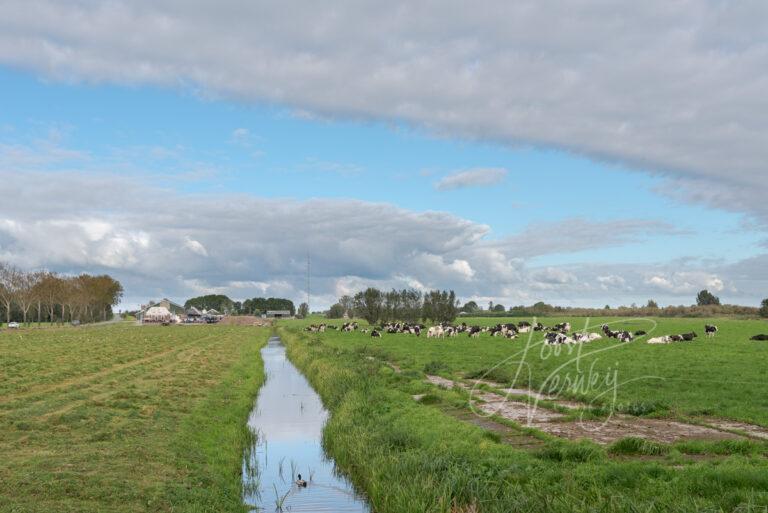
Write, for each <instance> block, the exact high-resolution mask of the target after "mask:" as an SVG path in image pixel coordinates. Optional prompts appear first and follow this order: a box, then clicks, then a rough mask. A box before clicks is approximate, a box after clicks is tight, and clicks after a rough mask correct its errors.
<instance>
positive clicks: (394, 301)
mask: <svg viewBox="0 0 768 513" xmlns="http://www.w3.org/2000/svg"><path fill="white" fill-rule="evenodd" d="M458 313H459V309H458V301H457V299H456V293H455V292H454V291H452V290H450V291H447V290H432V291H430V292H427V293H424V294H422V292H420V291H418V290H416V289H403V290H395V289H392V290H391V291H389V292H384V291H382V290H379V289H377V288H374V287H369V288H367V289H365V290H362V291H360V292H358V293H357V294H355V295H354V296H342V297H341V298H339V301H338V302H337V303H335V304H334V305H332V306H331V308H330V309H329V310H328V313H327V317H329V318H331V319H340V318H342V317H344V315H347V316H348V317H360V318H363V319H365V320H366V321H368V322H369V323H370V324H375V323H377V322H380V321H381V322H390V321H405V322H418V321H433V322H453V320H454V319H456V316H457V315H458Z"/></svg>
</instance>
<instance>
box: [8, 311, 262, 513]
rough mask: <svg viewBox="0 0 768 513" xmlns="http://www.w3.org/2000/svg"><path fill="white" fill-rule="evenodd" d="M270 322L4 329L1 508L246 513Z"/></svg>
mask: <svg viewBox="0 0 768 513" xmlns="http://www.w3.org/2000/svg"><path fill="white" fill-rule="evenodd" d="M268 335H269V331H268V330H265V329H258V328H242V327H221V326H178V327H136V326H134V325H133V324H132V323H121V324H115V325H108V326H97V327H88V328H72V327H67V328H62V329H57V328H50V329H42V330H38V329H21V330H7V331H3V332H0V453H1V454H2V458H0V511H2V512H21V511H23V512H36V511H40V512H42V511H45V512H48V511H57V512H87V511H94V512H96V511H98V512H113V511H114V512H117V511H121V512H133V511H136V512H141V511H179V512H182V511H183V512H203V511H210V512H214V511H216V512H219V511H244V508H243V506H242V490H241V466H242V457H243V450H244V449H245V448H246V447H247V446H248V445H249V444H250V442H251V435H250V432H249V431H248V430H247V428H246V424H245V423H246V419H247V416H248V413H249V412H250V410H251V408H252V407H253V400H254V397H255V395H256V392H257V390H258V388H259V387H260V386H261V383H262V382H263V379H264V376H263V368H262V363H261V358H260V354H259V350H260V348H261V347H262V346H263V344H264V343H265V341H266V339H267V337H268Z"/></svg>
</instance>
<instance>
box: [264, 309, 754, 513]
mask: <svg viewBox="0 0 768 513" xmlns="http://www.w3.org/2000/svg"><path fill="white" fill-rule="evenodd" d="M521 320H522V319H498V318H475V319H472V318H463V319H460V320H459V321H457V322H466V324H467V325H470V326H471V325H477V326H493V325H496V324H497V323H508V322H519V321H521ZM527 320H528V321H530V320H531V319H527ZM538 321H540V322H542V323H543V324H546V325H547V326H553V325H555V324H558V323H565V322H569V323H570V324H571V325H572V329H573V330H574V331H576V330H584V328H585V322H586V319H584V318H550V319H538ZM322 322H325V323H327V324H328V325H335V326H336V327H339V328H340V327H341V326H342V324H343V321H325V320H321V319H310V320H306V321H281V322H280V323H279V325H278V333H279V334H280V335H281V337H282V339H283V340H284V342H285V343H286V344H287V345H288V352H289V356H290V357H291V358H292V360H293V361H294V363H296V364H297V365H298V366H299V368H300V369H302V371H303V372H305V373H306V374H307V376H308V378H309V380H310V382H311V383H312V384H313V386H314V387H315V388H316V389H317V390H318V392H319V393H320V394H321V396H322V397H323V399H324V401H325V402H326V404H327V406H328V407H329V409H330V410H331V412H332V414H333V416H332V418H331V420H330V422H329V424H328V426H327V428H326V430H325V444H326V447H327V449H328V451H329V453H330V454H331V456H333V457H334V458H335V459H336V461H337V462H338V464H339V465H340V467H341V468H342V469H344V470H345V471H347V472H348V473H349V474H350V475H351V476H352V479H353V480H354V482H355V483H356V484H357V485H358V487H360V488H361V489H362V490H364V491H366V492H367V493H368V496H369V499H370V500H371V503H372V506H373V508H374V509H375V511H382V512H387V511H392V512H395V511H397V512H401V511H413V512H416V511H453V512H455V511H467V512H469V511H499V512H501V511H517V510H521V511H596V510H599V511H764V510H765V508H766V507H768V460H767V459H766V456H768V380H767V379H766V378H767V377H768V345H766V344H765V343H764V342H761V341H754V340H750V338H751V337H752V336H754V335H755V334H759V333H765V332H766V331H768V330H767V329H766V323H765V322H764V321H752V320H734V319H684V318H673V319H650V320H642V319H630V320H617V319H616V318H605V319H590V320H589V321H588V323H589V324H588V325H587V326H586V331H588V332H595V333H602V329H601V325H602V324H603V323H608V324H609V326H610V329H612V330H616V331H619V330H626V331H629V332H632V333H635V332H638V331H645V332H647V334H646V335H643V336H640V337H637V338H635V340H634V341H632V342H619V341H618V340H616V339H611V338H605V337H603V338H601V339H598V340H594V341H592V342H589V343H584V344H557V345H550V344H545V343H543V340H544V333H543V332H530V333H520V334H519V335H518V336H517V338H515V339H512V340H510V339H507V338H505V337H501V336H498V337H492V336H490V334H488V333H481V334H480V335H479V336H478V337H470V336H469V335H468V333H466V332H465V333H459V334H457V336H454V337H445V338H427V336H426V330H425V332H423V333H422V334H421V336H420V337H416V336H415V335H411V334H402V333H387V332H386V330H381V329H380V328H381V326H374V327H371V326H367V325H366V323H365V322H363V321H357V322H358V324H359V329H358V330H355V331H351V332H343V331H341V330H334V329H326V330H325V331H324V332H313V331H307V328H308V326H310V325H312V324H314V325H316V326H317V325H318V324H319V323H322ZM705 324H711V325H716V326H718V331H717V333H716V334H715V336H713V337H707V336H705ZM374 329H376V331H377V332H379V333H380V334H381V337H372V336H371V333H372V331H373V330H374ZM363 330H367V331H368V332H367V333H365V332H363ZM690 332H696V333H697V334H698V336H697V337H696V338H695V339H694V340H693V341H684V342H673V343H669V344H660V345H655V344H648V343H646V342H647V340H648V339H650V338H653V337H661V336H667V335H675V334H682V333H690Z"/></svg>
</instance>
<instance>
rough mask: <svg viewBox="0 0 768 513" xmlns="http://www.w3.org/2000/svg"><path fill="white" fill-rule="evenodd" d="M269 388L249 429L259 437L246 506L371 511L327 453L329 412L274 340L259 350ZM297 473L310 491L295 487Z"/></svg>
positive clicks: (246, 465) (247, 477)
mask: <svg viewBox="0 0 768 513" xmlns="http://www.w3.org/2000/svg"><path fill="white" fill-rule="evenodd" d="M261 356H262V358H263V360H264V371H265V373H266V376H267V380H266V383H265V384H264V386H263V387H262V388H261V390H260V391H259V394H258V397H257V399H256V406H255V408H254V410H253V411H252V412H251V415H250V418H249V419H248V426H249V427H250V428H251V430H252V431H253V432H254V433H255V434H256V439H255V443H254V445H253V447H252V448H251V450H250V451H248V452H247V453H246V457H245V461H244V462H243V480H244V482H243V485H244V489H245V494H244V495H245V502H246V504H248V505H249V506H250V507H251V508H252V511H285V512H292V513H299V512H301V513H309V512H312V513H319V512H329V511H333V512H339V513H342V512H369V511H370V508H369V507H368V505H367V503H366V502H365V499H364V498H363V497H361V496H360V495H358V494H357V493H355V491H354V489H353V488H352V485H351V483H350V482H349V481H348V480H347V479H346V478H344V476H342V475H340V474H339V473H338V470H337V469H336V466H335V464H334V462H333V460H332V459H331V458H330V457H328V455H326V454H325V452H324V451H323V447H322V444H321V437H322V430H323V426H324V425H325V422H326V420H328V411H327V410H326V409H325V407H323V403H322V402H321V400H320V396H318V395H317V393H316V392H315V391H314V389H313V388H312V386H311V385H310V384H309V382H308V381H307V380H306V378H305V377H304V376H303V375H302V374H301V373H300V372H299V370H298V369H297V368H296V367H294V365H293V364H292V363H291V362H290V361H289V360H288V358H287V357H286V355H285V347H284V346H283V345H282V343H281V342H280V339H279V338H277V337H273V338H271V339H270V340H269V343H268V344H267V345H266V346H265V347H264V348H263V349H262V350H261ZM298 474H301V477H302V479H304V480H305V481H307V486H306V487H300V486H298V485H297V484H296V480H297V479H298Z"/></svg>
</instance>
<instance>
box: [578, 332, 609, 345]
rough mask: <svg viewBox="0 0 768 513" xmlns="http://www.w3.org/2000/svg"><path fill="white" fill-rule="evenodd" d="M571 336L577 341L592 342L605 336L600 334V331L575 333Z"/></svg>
mask: <svg viewBox="0 0 768 513" xmlns="http://www.w3.org/2000/svg"><path fill="white" fill-rule="evenodd" d="M571 338H573V340H575V341H576V342H581V343H583V342H592V341H593V340H598V339H601V338H603V337H601V336H600V334H599V333H574V334H572V335H571Z"/></svg>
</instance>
